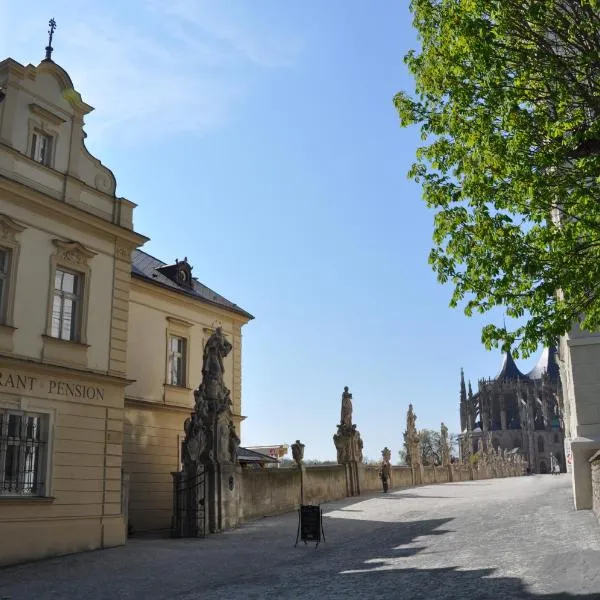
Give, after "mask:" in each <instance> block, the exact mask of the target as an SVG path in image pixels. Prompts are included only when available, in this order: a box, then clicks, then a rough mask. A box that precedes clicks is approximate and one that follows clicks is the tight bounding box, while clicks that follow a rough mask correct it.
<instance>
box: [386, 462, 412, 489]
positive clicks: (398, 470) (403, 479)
mask: <svg viewBox="0 0 600 600" xmlns="http://www.w3.org/2000/svg"><path fill="white" fill-rule="evenodd" d="M412 485H413V475H412V469H411V468H410V467H392V481H391V485H390V487H391V488H392V489H398V488H404V487H412Z"/></svg>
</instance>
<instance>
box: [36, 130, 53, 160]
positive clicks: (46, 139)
mask: <svg viewBox="0 0 600 600" xmlns="http://www.w3.org/2000/svg"><path fill="white" fill-rule="evenodd" d="M52 141H53V139H52V136H51V135H48V134H47V133H43V132H41V131H39V130H36V131H34V133H33V137H32V138H31V158H33V160H35V161H37V162H39V163H42V164H43V165H45V166H46V167H49V166H50V162H51V159H52Z"/></svg>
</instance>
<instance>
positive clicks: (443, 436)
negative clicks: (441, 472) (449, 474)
mask: <svg viewBox="0 0 600 600" xmlns="http://www.w3.org/2000/svg"><path fill="white" fill-rule="evenodd" d="M440 442H441V446H442V465H444V466H447V465H449V464H450V446H449V442H448V428H447V427H446V425H444V423H443V422H442V425H441V427H440Z"/></svg>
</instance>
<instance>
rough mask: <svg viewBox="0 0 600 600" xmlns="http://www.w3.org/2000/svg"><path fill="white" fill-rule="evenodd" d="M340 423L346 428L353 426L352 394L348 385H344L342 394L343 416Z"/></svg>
mask: <svg viewBox="0 0 600 600" xmlns="http://www.w3.org/2000/svg"><path fill="white" fill-rule="evenodd" d="M340 425H342V426H343V427H345V428H348V429H351V428H352V394H351V393H350V392H349V391H348V386H346V387H344V393H343V394H342V416H341V418H340Z"/></svg>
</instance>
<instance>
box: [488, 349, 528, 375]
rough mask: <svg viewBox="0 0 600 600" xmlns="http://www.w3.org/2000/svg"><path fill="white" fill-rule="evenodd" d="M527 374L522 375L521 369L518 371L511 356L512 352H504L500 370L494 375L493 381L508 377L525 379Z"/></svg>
mask: <svg viewBox="0 0 600 600" xmlns="http://www.w3.org/2000/svg"><path fill="white" fill-rule="evenodd" d="M526 378H527V375H523V373H521V371H519V367H517V365H516V364H515V361H514V359H513V357H512V354H511V353H510V351H509V352H506V353H505V354H504V359H503V361H502V367H501V368H500V372H499V373H498V375H496V377H494V380H495V381H508V380H510V379H526Z"/></svg>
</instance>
